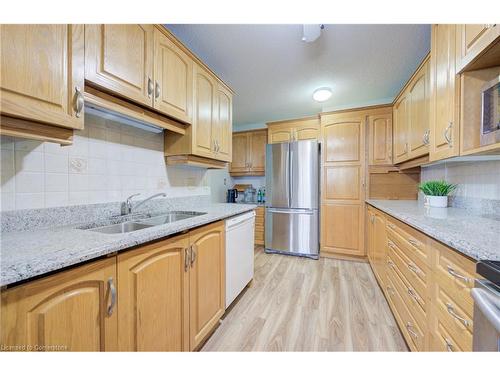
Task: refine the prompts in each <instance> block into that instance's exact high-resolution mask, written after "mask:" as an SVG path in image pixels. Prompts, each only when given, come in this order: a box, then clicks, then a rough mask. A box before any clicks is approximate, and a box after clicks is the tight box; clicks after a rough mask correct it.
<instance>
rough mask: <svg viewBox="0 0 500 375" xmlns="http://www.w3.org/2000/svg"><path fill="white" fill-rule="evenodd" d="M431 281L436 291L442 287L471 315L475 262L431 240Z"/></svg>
mask: <svg viewBox="0 0 500 375" xmlns="http://www.w3.org/2000/svg"><path fill="white" fill-rule="evenodd" d="M430 245H431V248H432V253H433V259H432V263H433V264H432V270H433V283H434V284H435V285H434V287H435V288H436V294H434V296H436V298H437V296H438V294H437V291H439V290H441V289H444V290H445V291H446V294H447V295H449V296H450V298H452V299H453V301H454V302H455V303H456V304H458V305H459V306H460V308H461V309H463V310H464V311H465V312H466V313H467V314H468V315H469V316H472V311H473V307H474V302H473V300H472V297H471V295H470V290H471V289H472V288H473V287H474V279H475V277H476V273H475V269H476V263H475V262H474V261H472V260H470V259H469V258H466V257H465V256H463V255H461V254H458V253H457V252H455V251H454V250H452V249H450V248H448V247H447V246H445V245H443V244H441V243H439V242H437V241H434V240H432V241H431V244H430Z"/></svg>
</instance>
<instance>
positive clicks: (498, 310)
mask: <svg viewBox="0 0 500 375" xmlns="http://www.w3.org/2000/svg"><path fill="white" fill-rule="evenodd" d="M470 293H471V295H472V298H473V299H474V302H475V303H476V306H477V308H478V309H479V310H480V311H481V313H483V315H484V317H485V318H486V319H488V321H489V322H490V323H491V324H492V325H493V327H495V329H496V330H497V332H500V296H498V295H494V294H493V293H489V292H486V291H485V290H483V289H480V288H473V289H472V290H471V292H470Z"/></svg>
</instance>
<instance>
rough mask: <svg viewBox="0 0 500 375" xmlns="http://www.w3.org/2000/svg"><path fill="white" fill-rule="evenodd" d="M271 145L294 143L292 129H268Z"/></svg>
mask: <svg viewBox="0 0 500 375" xmlns="http://www.w3.org/2000/svg"><path fill="white" fill-rule="evenodd" d="M268 141H269V143H286V142H291V141H293V129H292V128H269V129H268Z"/></svg>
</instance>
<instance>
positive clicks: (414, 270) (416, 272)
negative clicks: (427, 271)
mask: <svg viewBox="0 0 500 375" xmlns="http://www.w3.org/2000/svg"><path fill="white" fill-rule="evenodd" d="M408 269H409V270H410V271H411V272H413V273H415V274H417V275H418V274H419V273H420V270H419V269H418V267H417V266H415V265H414V264H413V263H408Z"/></svg>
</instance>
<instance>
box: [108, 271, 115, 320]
mask: <svg viewBox="0 0 500 375" xmlns="http://www.w3.org/2000/svg"><path fill="white" fill-rule="evenodd" d="M108 288H109V292H110V294H111V303H110V304H109V306H108V316H111V315H113V310H114V308H115V304H116V288H115V284H114V282H113V278H112V277H110V278H109V279H108Z"/></svg>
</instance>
